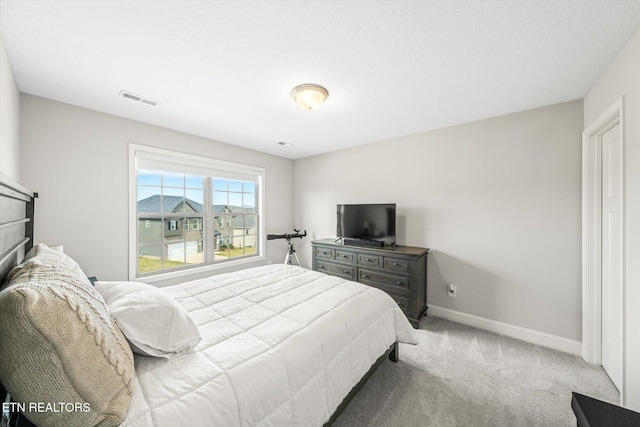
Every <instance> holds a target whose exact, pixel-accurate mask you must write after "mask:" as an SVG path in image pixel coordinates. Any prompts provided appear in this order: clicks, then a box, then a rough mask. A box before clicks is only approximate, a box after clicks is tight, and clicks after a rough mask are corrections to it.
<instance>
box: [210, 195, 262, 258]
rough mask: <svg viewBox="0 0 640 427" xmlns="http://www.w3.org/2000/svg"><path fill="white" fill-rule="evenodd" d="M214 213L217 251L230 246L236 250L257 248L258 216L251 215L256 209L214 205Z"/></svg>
mask: <svg viewBox="0 0 640 427" xmlns="http://www.w3.org/2000/svg"><path fill="white" fill-rule="evenodd" d="M213 212H214V213H215V214H216V216H215V219H214V222H215V236H216V249H217V248H220V247H224V246H228V245H230V244H231V245H233V247H234V248H242V247H256V216H255V215H250V214H251V213H255V209H247V208H242V207H239V206H228V205H214V206H213ZM247 214H249V215H247Z"/></svg>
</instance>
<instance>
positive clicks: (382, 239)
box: [337, 203, 396, 246]
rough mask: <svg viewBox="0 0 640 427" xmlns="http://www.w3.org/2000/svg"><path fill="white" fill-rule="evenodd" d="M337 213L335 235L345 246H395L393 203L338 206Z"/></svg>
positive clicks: (394, 211)
mask: <svg viewBox="0 0 640 427" xmlns="http://www.w3.org/2000/svg"><path fill="white" fill-rule="evenodd" d="M337 213H338V218H337V220H338V221H337V222H338V226H337V235H338V237H341V238H342V239H343V242H344V243H345V244H355V245H358V244H361V245H372V246H383V245H384V244H395V242H396V205H395V203H378V204H357V205H338V209H337Z"/></svg>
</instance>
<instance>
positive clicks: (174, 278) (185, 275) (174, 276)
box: [130, 255, 266, 286]
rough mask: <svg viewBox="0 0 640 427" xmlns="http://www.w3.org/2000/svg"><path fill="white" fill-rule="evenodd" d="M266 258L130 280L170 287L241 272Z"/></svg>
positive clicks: (262, 256)
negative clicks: (204, 277)
mask: <svg viewBox="0 0 640 427" xmlns="http://www.w3.org/2000/svg"><path fill="white" fill-rule="evenodd" d="M265 259H266V258H265V256H264V255H260V256H255V257H250V258H242V259H238V260H233V261H226V262H218V263H215V264H207V265H203V266H201V267H191V268H185V269H182V270H174V271H167V272H163V273H157V274H152V275H147V276H140V277H133V278H130V280H132V281H136V282H142V283H149V284H153V283H158V282H166V283H165V284H163V285H160V286H170V285H171V284H178V283H184V282H189V281H191V280H197V279H198V278H202V277H203V275H205V274H206V273H214V272H222V271H224V270H230V271H233V270H241V269H243V268H249V267H251V265H250V264H255V265H256V266H258V265H262V264H264V261H265Z"/></svg>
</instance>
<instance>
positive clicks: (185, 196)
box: [135, 168, 261, 277]
mask: <svg viewBox="0 0 640 427" xmlns="http://www.w3.org/2000/svg"><path fill="white" fill-rule="evenodd" d="M211 175H212V176H209V175H204V174H202V175H198V174H192V173H179V172H175V171H172V170H166V171H164V170H155V169H151V168H139V169H136V216H137V230H136V235H137V241H136V249H137V261H136V266H135V275H136V277H143V276H147V275H155V274H158V273H164V272H166V271H172V270H179V269H187V268H191V267H194V266H198V265H209V264H217V263H221V262H225V263H228V262H232V261H233V260H238V259H243V258H251V257H256V256H261V253H260V247H259V242H260V240H261V236H260V233H259V229H260V227H259V221H260V216H259V212H258V203H259V198H258V196H259V191H258V189H259V187H260V182H261V181H260V177H259V176H256V178H254V179H251V176H252V175H248V174H247V175H246V176H247V177H249V179H231V178H227V177H222V178H219V177H216V176H215V175H216V174H215V173H212V174H211ZM223 175H224V173H223ZM207 200H208V201H207ZM207 218H209V219H207ZM207 224H209V225H207Z"/></svg>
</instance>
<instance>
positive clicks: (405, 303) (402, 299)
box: [387, 292, 410, 313]
mask: <svg viewBox="0 0 640 427" xmlns="http://www.w3.org/2000/svg"><path fill="white" fill-rule="evenodd" d="M387 294H389V296H390V297H391V298H393V300H394V301H395V302H396V304H398V307H400V309H401V310H402V311H403V312H404V313H409V307H410V305H409V297H408V296H407V295H400V294H396V293H394V292H387Z"/></svg>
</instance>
